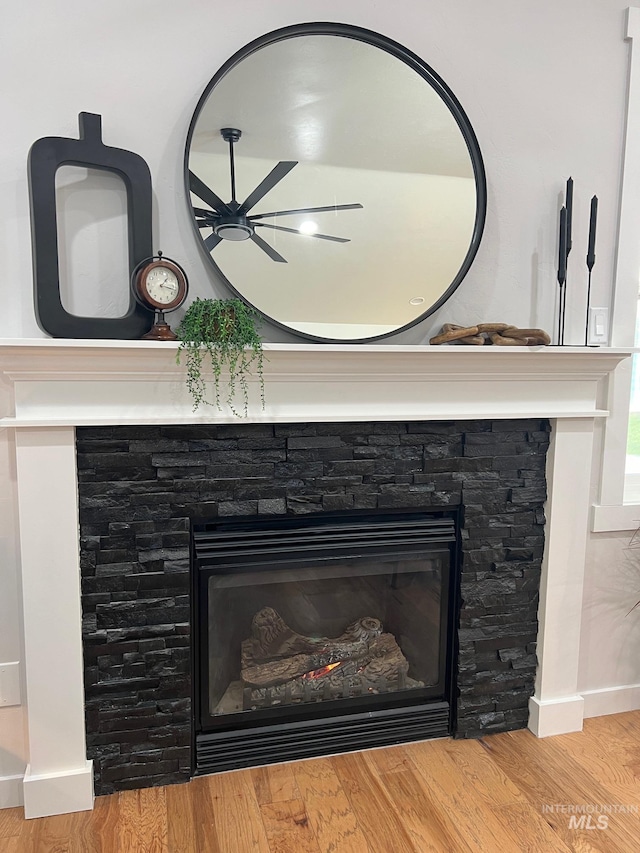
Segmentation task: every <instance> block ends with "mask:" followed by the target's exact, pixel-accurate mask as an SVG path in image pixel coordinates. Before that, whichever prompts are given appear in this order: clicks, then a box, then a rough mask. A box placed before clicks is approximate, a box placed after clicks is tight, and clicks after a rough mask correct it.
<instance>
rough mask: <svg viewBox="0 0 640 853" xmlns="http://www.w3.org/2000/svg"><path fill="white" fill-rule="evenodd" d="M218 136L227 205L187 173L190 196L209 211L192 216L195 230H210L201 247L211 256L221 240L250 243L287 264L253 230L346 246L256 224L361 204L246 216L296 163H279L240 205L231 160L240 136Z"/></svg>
mask: <svg viewBox="0 0 640 853" xmlns="http://www.w3.org/2000/svg"><path fill="white" fill-rule="evenodd" d="M220 134H221V136H222V138H223V139H224V141H225V142H228V143H229V166H230V171H231V201H229V202H224V201H222V199H221V198H220V197H219V196H218V195H217V194H216V193H215V192H214V191H213V190H212V189H211V188H210V187H208V186H207V185H206V184H205V183H204V182H203V181H201V180H200V178H199V177H198V176H197V175H195V174H194V173H193V172H192V171H191V170H190V171H189V187H190V189H191V192H192V193H193V194H194V195H195V196H197V197H198V198H199V199H200V200H201V201H203V202H204V203H205V204H208V205H209V207H211V208H212V210H206V209H205V208H202V207H194V208H193V212H194V215H195V218H196V223H197V225H198V228H211V229H213V230H212V233H211V234H210V235H209V236H208V237H206V238H205V239H204V241H203V242H204V245H205V246H206V248H207V250H208V251H209V252H211V251H212V250H213V249H215V247H216V246H217V245H218V243H219V242H220V241H221V240H231V241H236V242H238V241H241V240H253V242H254V243H255V244H256V245H257V246H259V247H260V248H261V249H262V251H263V252H265V253H266V254H267V255H269V257H270V258H271V260H272V261H276V262H277V263H281V264H286V263H287V261H286V259H285V258H283V257H282V255H281V254H280V253H279V252H276V250H275V249H274V248H273V247H272V246H270V245H269V243H267V242H265V240H263V239H262V237H260V236H259V235H258V234H256V230H255V229H256V228H270V229H272V230H273V231H285V232H287V233H288V234H300V235H302V236H308V237H315V238H316V239H318V240H330V241H331V242H333V243H349V242H350V240H348V239H347V238H346V237H331V236H329V235H328V234H317V233H315V231H312V230H311V229H309V230H307V229H305V228H303V227H302V226H301V227H300V228H285V227H284V226H282V225H272V224H271V223H269V222H258V221H257V220H260V219H267V218H269V217H271V216H291V215H293V214H300V213H323V212H324V211H329V210H333V211H335V210H356V209H358V208H362V205H361V204H329V205H324V206H323V207H301V208H297V209H296V210H275V211H272V212H270V213H256V214H254V215H253V216H247V214H248V212H249V211H250V210H251V208H253V207H255V205H256V204H257V203H258V202H259V201H260V200H261V199H262V198H264V196H265V195H267V193H269V192H271V190H272V189H273V188H274V187H275V186H276V184H278V183H280V181H281V180H282V179H283V178H284V177H286V176H287V175H288V174H289V172H290V171H291V170H292V169H293V167H294V166H297V165H298V163H297V161H296V160H283V161H281V162H280V163H278V164H277V166H274V167H273V169H272V170H271V171H270V172H269V174H268V175H267V177H266V178H265V179H264V180H263V181H261V182H260V183H259V184H258V186H257V187H256V188H255V189H254V190H253V192H251V193H249V195H248V196H247V198H246V199H245V200H244V201H243V202H242V204H240V202H239V201H238V200H237V199H236V167H235V159H234V150H233V149H234V145H235V143H236V142H237V141H238V140H239V139H240V137H241V136H242V131H241V130H237V129H236V128H234V127H223V128H222V129H221V131H220Z"/></svg>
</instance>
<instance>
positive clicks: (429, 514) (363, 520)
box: [190, 508, 462, 776]
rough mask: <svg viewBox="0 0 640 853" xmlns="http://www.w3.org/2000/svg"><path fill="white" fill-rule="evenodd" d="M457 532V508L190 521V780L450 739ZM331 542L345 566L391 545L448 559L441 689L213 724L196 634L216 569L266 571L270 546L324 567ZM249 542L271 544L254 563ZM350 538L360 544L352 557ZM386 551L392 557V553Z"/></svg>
mask: <svg viewBox="0 0 640 853" xmlns="http://www.w3.org/2000/svg"><path fill="white" fill-rule="evenodd" d="M412 525H413V527H416V525H420V529H419V530H418V529H415V530H414V532H413V536H411V534H409V533H408V531H409V530H410V529H412ZM461 526H462V525H461V510H460V508H447V509H431V508H430V509H428V510H417V509H416V508H406V509H396V510H367V511H364V510H350V511H348V512H325V513H311V514H308V515H304V516H285V517H267V518H265V517H256V516H246V517H235V518H223V519H215V520H212V521H208V522H197V523H192V524H191V548H190V552H191V553H190V564H191V603H192V626H193V630H192V634H191V637H192V645H191V652H192V654H191V660H192V679H191V683H192V708H193V710H194V714H193V718H194V725H193V751H192V756H193V768H192V772H193V775H194V776H198V775H205V774H208V773H212V772H220V771H224V770H234V769H239V768H242V767H251V766H256V765H260V764H271V763H277V762H281V761H291V760H296V759H300V758H308V757H311V756H318V755H329V754H332V753H336V752H348V751H353V750H359V749H365V748H372V747H380V746H388V745H392V744H398V743H406V742H409V741H414V740H424V739H427V738H433V737H446V736H449V735H452V734H453V733H454V731H455V716H456V704H457V703H456V701H455V700H456V697H457V685H456V673H457V655H458V641H457V637H458V627H459V612H460V553H461V548H460V531H461ZM362 529H364V530H366V529H370V530H375V531H376V532H377V534H378V538H377V539H375V540H373V539H372V538H371V535H370V534H369V536H368V537H366V541H365V538H363V537H362V535H361V533H359V531H360V530H362ZM332 535H333V536H338V537H342V539H344V545H343V546H341V544H335V543H334V544H333V546H332V547H333V550H332V555H333V560H336V559H340V554H341V553H344V556H343V559H344V557H347V558H349V559H353V558H359V557H375V556H383V555H389V554H390V553H391V550H390V549H392V548H394V549H398V548H400V549H401V551H400V554H401V555H403V554H404V555H406V556H411V555H412V554H416V553H418V552H419V551H424V550H425V549H429V550H432V549H435V548H438V549H439V550H447V551H448V552H449V560H448V568H447V577H446V578H445V579H443V580H444V583H443V587H444V588H443V594H444V600H443V602H442V605H441V613H444V614H445V618H441V620H440V667H439V670H440V672H441V673H442V676H441V680H440V683H439V684H438V685H435V686H431V687H425V688H419V689H415V688H414V689H411V690H406V691H396V692H391V693H387V694H382V695H379V696H376V697H375V699H374V697H366V698H365V699H364V701H363V697H355V698H352V699H337V700H328V701H323V702H322V703H319V704H320V706H321V708H322V713H321V714H320V715H319V714H318V710H317V709H318V707H319V705H318V704H316V703H312V704H309V705H303V706H296V707H295V708H291V707H289V706H283V707H279V708H271V709H263V710H256V711H252V712H251V713H250V714H247V713H246V712H240V713H237V714H226V715H224V716H218V717H213V716H212V715H211V714H210V712H209V710H208V707H207V705H208V692H209V691H208V683H209V676H208V661H207V659H206V655H205V653H204V652H203V647H204V645H206V642H207V638H206V637H207V635H206V631H201V630H200V626H203V625H207V620H208V606H207V592H206V590H207V585H208V582H209V578H210V577H211V576H212V575H213V574H216V569H218V570H220V569H221V568H222V569H226V570H227V571H229V570H231V571H234V572H238V571H239V572H242V571H245V572H246V571H255V570H256V566H257V565H262V566H263V567H273V565H274V558H273V557H271V558H270V559H269V556H268V554H270V553H271V551H272V550H274V546H275V551H276V552H278V551H279V552H280V553H281V554H283V555H284V556H285V560H286V555H287V553H288V552H290V551H291V549H292V547H294V548H296V549H297V553H298V554H299V553H303V554H304V555H305V557H306V559H307V560H310V559H314V558H315V559H321V560H323V561H327V562H328V560H327V550H326V545H325V541H326V537H328V536H329V537H330V536H332ZM255 537H258V539H259V540H260V542H263V541H264V540H265V538H266V539H267V540H270V541H269V542H268V544H267V551H266V552H264V553H262V554H260V555H259V556H258V557H256V556H255V550H254V549H255V547H256V546H255V545H254V544H249V546H248V550H245V547H244V542H245V541H246V540H247V539H248V540H251V539H252V538H255ZM354 540H356V541H357V542H358V544H357V545H356V548H357V549H359V550H358V552H357V553H354V546H353V541H354ZM341 541H342V540H341ZM401 542H403V543H406V544H400V543H401ZM292 543H295V545H293V544H292ZM370 543H371V544H370ZM258 547H259V546H258ZM402 549H404V551H403V550H402ZM265 553H266V554H267V556H265ZM393 553H394V555H398V551H397V550H393ZM252 560H253V562H251V563H249V562H248V561H252ZM256 560H257V561H258V562H256ZM260 560H264V562H260Z"/></svg>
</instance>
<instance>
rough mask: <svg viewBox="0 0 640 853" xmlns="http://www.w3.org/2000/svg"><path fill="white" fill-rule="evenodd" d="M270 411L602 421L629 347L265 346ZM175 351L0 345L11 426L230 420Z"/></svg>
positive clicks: (305, 417)
mask: <svg viewBox="0 0 640 853" xmlns="http://www.w3.org/2000/svg"><path fill="white" fill-rule="evenodd" d="M264 350H265V371H264V372H265V383H266V407H265V409H264V410H263V409H262V408H261V406H260V402H259V399H260V397H259V393H258V391H257V382H254V383H252V384H253V386H254V387H253V389H252V405H251V407H250V410H249V417H248V420H249V421H253V422H286V421H345V420H368V419H377V420H385V419H388V420H401V419H404V418H408V419H415V420H422V419H428V418H430V419H452V418H484V417H494V418H495V417H498V418H511V417H530V416H531V417H550V418H561V417H597V416H602V415H605V414H606V412H605V411H602V410H600V409H598V408H597V403H598V395H597V386H598V384H599V382H600V380H602V379H603V378H604V377H606V376H607V375H608V374H609V373H610V372H611V371H612V370H613V369H615V367H616V365H617V364H618V363H619V362H620V361H621V360H622V359H624V358H626V357H627V356H628V354H629V350H620V349H617V350H614V349H587V348H584V347H538V348H529V347H483V348H479V347H464V346H443V347H432V346H416V347H410V346H380V345H378V346H373V345H363V346H358V345H340V344H329V345H317V344H266V345H265V347H264ZM176 353H177V346H176V344H173V343H165V342H148V341H84V340H73V341H69V340H47V339H43V340H18V341H11V340H5V341H0V376H1V377H2V378H4V379H5V380H6V381H8V382H9V384H10V385H11V386H12V387H13V395H12V398H13V409H12V411H10V412H5V413H0V414H5V415H6V417H5V418H4V419H3V420H0V423H2V424H3V425H5V426H15V427H27V426H34V427H35V426H41V427H44V426H76V425H80V424H83V425H91V424H132V423H135V424H155V423H194V422H197V423H199V422H203V423H210V422H217V423H220V422H222V423H224V422H229V421H234V420H236V418H235V416H234V415H233V414H232V413H231V412H229V411H228V410H225V411H222V412H218V411H217V410H216V409H215V408H214V407H211V406H203V407H202V408H201V409H200V411H198V412H196V413H194V412H193V407H192V405H191V401H190V399H189V396H188V393H187V391H186V388H185V381H184V380H185V367H184V360H183V364H182V365H178V364H176Z"/></svg>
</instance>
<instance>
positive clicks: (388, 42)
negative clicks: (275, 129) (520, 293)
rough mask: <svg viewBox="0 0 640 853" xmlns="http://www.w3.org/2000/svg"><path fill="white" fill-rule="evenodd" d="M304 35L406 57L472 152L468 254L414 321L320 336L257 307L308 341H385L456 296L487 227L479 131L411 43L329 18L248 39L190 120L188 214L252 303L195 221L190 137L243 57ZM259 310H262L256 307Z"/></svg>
mask: <svg viewBox="0 0 640 853" xmlns="http://www.w3.org/2000/svg"><path fill="white" fill-rule="evenodd" d="M303 35H334V36H341V37H343V38H352V39H355V40H356V41H362V42H365V43H366V44H370V45H373V46H374V47H378V48H380V49H381V50H384V51H386V52H387V53H389V54H391V55H392V56H395V57H396V58H397V59H399V60H400V61H401V62H404V63H405V65H408V66H409V67H410V68H412V69H413V70H414V71H416V72H417V73H418V74H419V75H420V76H421V77H422V78H423V79H424V80H425V81H426V82H427V83H429V84H430V85H431V86H432V87H433V89H434V90H435V91H436V92H437V93H438V94H439V95H440V97H441V98H442V100H443V101H444V103H445V104H446V105H447V106H448V107H449V109H450V111H451V113H452V115H453V117H454V119H455V121H456V123H457V125H458V127H459V128H460V132H461V133H462V136H463V138H464V141H465V143H466V145H467V149H468V151H469V157H470V159H471V163H472V166H473V173H474V177H475V183H476V199H477V204H476V217H475V223H474V227H473V233H472V236H471V242H470V244H469V249H468V250H467V254H466V255H465V258H464V260H463V262H462V264H461V266H460V269H459V270H458V272H457V274H456V276H455V278H454V279H453V281H452V282H451V284H450V285H449V287H448V288H447V289H446V291H445V292H444V293H443V294H442V296H441V297H440V298H439V299H438V300H437V301H436V302H434V303H433V304H432V305H430V306H429V308H427V310H426V311H424V312H423V313H422V314H421V315H420V316H419V317H416V319H415V320H412V321H411V322H410V323H406V324H405V325H404V326H400V327H399V328H397V329H395V330H394V331H393V332H386V333H385V334H383V335H376V336H373V337H369V338H353V339H351V338H348V339H347V338H339V339H333V338H321V337H318V336H316V335H310V334H307V333H305V332H300V331H298V330H297V329H294V328H292V327H291V326H287V325H285V324H284V323H280V322H279V321H278V320H275V319H274V318H273V317H270V316H269V315H268V314H264V313H263V312H261V311H259V313H260V314H262V316H264V317H265V319H266V320H268V321H269V322H270V323H273V324H274V325H275V326H277V327H279V328H280V329H284V330H285V331H287V332H289V333H291V334H294V335H296V336H298V337H300V338H304V339H306V340H310V341H316V342H318V343H327V344H340V343H342V344H361V343H364V344H366V343H371V342H375V341H379V340H383V339H384V338H389V337H392V336H393V335H397V334H399V333H400V332H404V331H406V330H407V329H410V328H412V327H413V326H416V325H418V323H421V322H423V320H425V319H426V318H427V317H429V316H430V315H431V314H434V313H435V312H436V311H437V310H438V309H439V308H441V307H442V305H444V303H445V302H446V301H447V300H448V299H449V298H450V297H451V296H452V294H453V293H454V291H455V290H457V288H458V286H459V285H460V283H461V282H462V280H463V279H464V277H465V276H466V274H467V273H468V272H469V269H470V267H471V264H472V263H473V259H474V258H475V256H476V253H477V251H478V249H479V247H480V241H481V239H482V233H483V231H484V224H485V220H486V213H487V179H486V173H485V169H484V162H483V159H482V154H481V152H480V145H479V143H478V139H477V137H476V135H475V132H474V130H473V127H472V126H471V122H470V121H469V118H468V116H467V114H466V113H465V111H464V110H463V108H462V106H461V104H460V102H459V101H458V99H457V98H456V96H455V95H454V94H453V92H452V91H451V89H450V88H449V87H448V86H447V84H446V83H445V82H444V80H443V79H442V78H441V77H440V76H439V75H438V74H437V73H436V72H435V71H434V70H433V68H431V66H429V65H427V63H426V62H424V61H423V60H422V59H420V57H419V56H417V55H416V54H415V53H412V51H410V50H409V49H408V48H406V47H404V46H403V45H401V44H399V43H398V42H396V41H393V40H392V39H390V38H387V37H386V36H383V35H380V33H376V32H374V31H373V30H367V29H364V28H362V27H356V26H353V25H351V24H339V23H328V22H314V23H304V24H294V25H292V26H289V27H282V28H280V29H277V30H273V31H271V32H269V33H266V34H265V35H263V36H260V37H259V38H257V39H254V40H253V41H251V42H249V44H246V45H245V46H244V47H242V48H241V49H240V50H238V51H237V52H236V53H234V54H233V56H231V57H230V58H229V59H228V60H227V61H226V62H225V63H224V65H222V67H221V68H220V69H219V70H218V71H217V72H216V74H215V75H214V76H213V77H212V79H211V80H210V82H209V84H208V85H207V87H206V89H205V90H204V92H203V93H202V95H201V97H200V99H199V101H198V103H197V105H196V108H195V111H194V114H193V118H192V119H191V123H190V125H189V130H188V132H187V139H186V143H185V154H184V180H185V193H186V200H187V206H188V210H189V218H190V220H191V224H192V226H193V229H194V232H195V234H196V236H197V241H198V245H199V246H200V248H201V250H202V252H203V254H204V256H205V257H206V258H207V260H208V262H209V263H210V264H211V265H212V266H213V268H214V270H215V272H216V273H217V275H218V276H219V277H220V278H221V279H222V281H223V282H224V284H225V285H226V286H227V287H228V288H229V290H230V291H231V292H232V293H233V294H235V295H236V296H237V297H238V298H239V299H242V300H243V302H246V303H247V304H248V305H251V303H250V302H249V301H248V300H247V299H246V298H245V297H244V296H243V295H242V293H240V291H239V290H238V289H237V288H236V287H235V286H234V285H233V284H232V283H231V282H230V281H229V279H228V278H227V277H226V276H225V275H224V273H223V272H222V270H221V269H220V267H219V266H218V265H217V264H216V262H215V261H214V260H213V257H212V256H211V253H210V252H209V251H207V249H206V247H205V245H204V241H203V239H202V236H201V233H200V229H199V228H198V225H197V223H196V219H195V217H194V215H193V210H192V204H191V191H190V186H189V152H190V150H191V140H192V138H193V134H194V131H195V127H196V124H197V122H198V118H199V117H200V113H201V111H202V109H203V107H204V105H205V103H206V102H207V100H208V98H209V95H210V94H211V92H212V91H213V89H214V88H215V87H216V85H217V84H218V83H219V82H220V81H221V80H222V78H223V77H225V76H226V75H227V74H228V73H229V71H231V70H232V69H233V68H235V66H236V65H238V64H239V63H240V62H242V61H243V60H244V59H246V58H247V57H249V56H251V54H253V53H255V52H256V51H257V50H260V49H261V48H263V47H266V46H267V45H271V44H276V43H277V42H279V41H283V40H284V39H289V38H296V37H297V36H303ZM251 307H252V308H256V306H254V305H251ZM256 310H258V309H257V308H256Z"/></svg>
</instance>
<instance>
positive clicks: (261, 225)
mask: <svg viewBox="0 0 640 853" xmlns="http://www.w3.org/2000/svg"><path fill="white" fill-rule="evenodd" d="M255 227H256V228H272V229H273V230H274V231H287V232H288V233H289V234H300V235H301V236H302V237H317V238H318V240H331V241H332V242H333V243H350V242H351V240H348V239H347V238H346V237H329V235H328V234H305V233H304V231H300V230H298V228H284V227H283V226H282V225H269V223H268V222H256V223H255Z"/></svg>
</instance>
